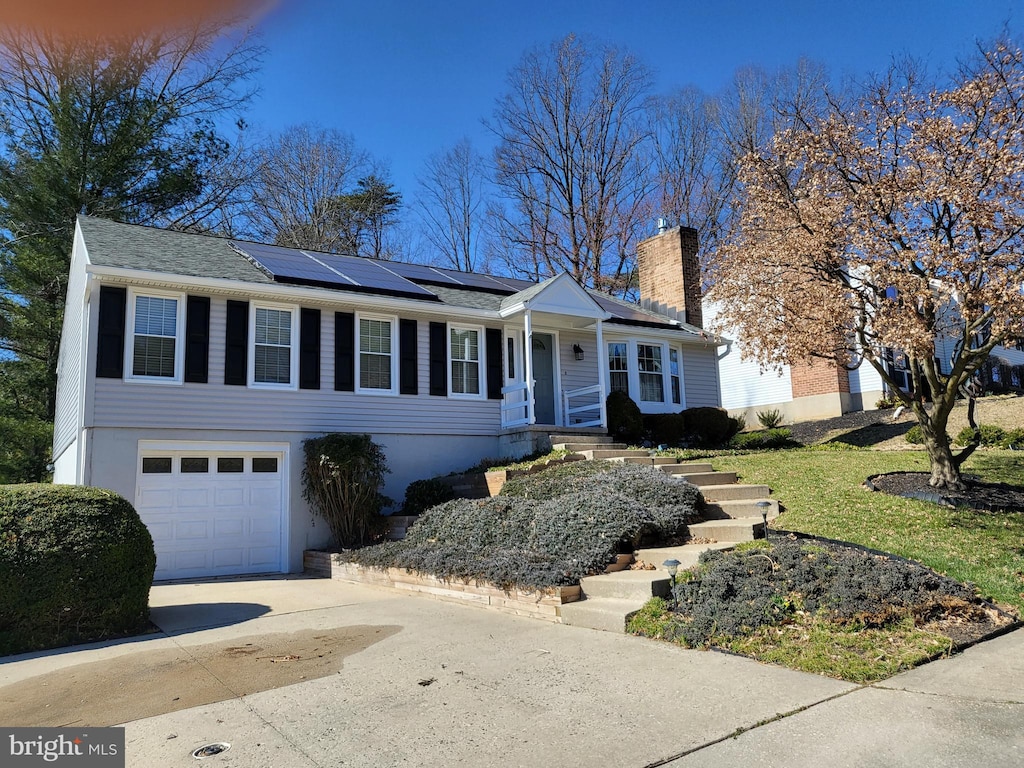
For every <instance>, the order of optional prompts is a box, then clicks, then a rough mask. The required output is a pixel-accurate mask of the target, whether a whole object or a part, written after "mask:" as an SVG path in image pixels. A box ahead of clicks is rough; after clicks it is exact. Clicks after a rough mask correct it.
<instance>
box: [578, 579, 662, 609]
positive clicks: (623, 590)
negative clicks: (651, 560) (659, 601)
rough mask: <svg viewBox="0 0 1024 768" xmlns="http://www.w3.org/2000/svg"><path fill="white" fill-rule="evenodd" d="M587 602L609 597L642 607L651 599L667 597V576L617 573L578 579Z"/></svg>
mask: <svg viewBox="0 0 1024 768" xmlns="http://www.w3.org/2000/svg"><path fill="white" fill-rule="evenodd" d="M580 587H582V589H583V594H584V595H585V596H586V599H587V600H590V599H591V598H595V597H610V598H615V599H617V600H638V601H640V604H641V605H643V604H644V603H645V602H647V601H648V600H650V599H651V598H652V597H665V596H666V595H668V589H669V585H668V574H667V573H666V572H665V571H618V572H616V573H604V574H600V575H598V576H585V577H584V578H582V579H580Z"/></svg>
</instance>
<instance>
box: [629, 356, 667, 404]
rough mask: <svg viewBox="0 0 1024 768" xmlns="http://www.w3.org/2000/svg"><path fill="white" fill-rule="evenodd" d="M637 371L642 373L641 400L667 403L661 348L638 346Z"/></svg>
mask: <svg viewBox="0 0 1024 768" xmlns="http://www.w3.org/2000/svg"><path fill="white" fill-rule="evenodd" d="M636 358H637V370H638V371H640V399H641V400H642V401H644V402H647V403H663V402H665V381H664V370H663V369H662V364H661V346H660V345H654V344H637V345H636Z"/></svg>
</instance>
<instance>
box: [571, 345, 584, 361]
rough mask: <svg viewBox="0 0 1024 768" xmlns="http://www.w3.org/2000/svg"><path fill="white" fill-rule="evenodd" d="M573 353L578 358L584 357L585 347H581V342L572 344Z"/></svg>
mask: <svg viewBox="0 0 1024 768" xmlns="http://www.w3.org/2000/svg"><path fill="white" fill-rule="evenodd" d="M572 353H573V355H574V356H575V358H576V359H577V360H582V359H583V347H581V346H580V345H579V344H573V345H572Z"/></svg>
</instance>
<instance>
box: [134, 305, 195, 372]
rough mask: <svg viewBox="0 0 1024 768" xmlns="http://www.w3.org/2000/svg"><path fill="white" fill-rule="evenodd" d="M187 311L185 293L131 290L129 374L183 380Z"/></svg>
mask: <svg viewBox="0 0 1024 768" xmlns="http://www.w3.org/2000/svg"><path fill="white" fill-rule="evenodd" d="M184 315H185V297H184V295H182V294H164V293H149V292H146V293H142V292H138V291H135V290H134V289H133V290H131V291H129V292H128V318H127V320H128V322H127V330H128V334H127V338H126V339H125V342H126V343H125V378H127V379H129V380H135V381H157V382H167V383H174V384H180V383H181V378H182V368H183V365H184V346H183V344H182V336H183V332H184V325H185V322H184V320H185V317H184Z"/></svg>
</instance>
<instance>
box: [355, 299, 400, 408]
mask: <svg viewBox="0 0 1024 768" xmlns="http://www.w3.org/2000/svg"><path fill="white" fill-rule="evenodd" d="M358 320H359V354H358V357H357V359H358V362H357V368H358V375H357V381H358V385H357V387H356V389H357V391H359V392H381V393H385V394H394V393H395V391H396V390H395V382H396V381H397V379H398V375H397V372H396V371H395V366H396V362H397V356H396V355H395V354H394V351H395V348H396V347H397V344H396V342H395V330H396V328H397V326H398V323H397V321H396V320H395V318H391V317H389V318H381V317H360V318H358Z"/></svg>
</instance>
